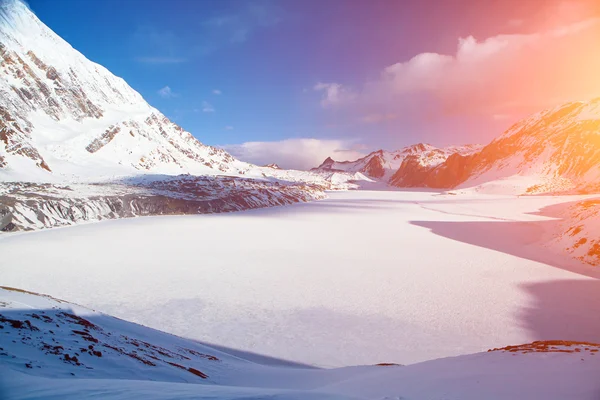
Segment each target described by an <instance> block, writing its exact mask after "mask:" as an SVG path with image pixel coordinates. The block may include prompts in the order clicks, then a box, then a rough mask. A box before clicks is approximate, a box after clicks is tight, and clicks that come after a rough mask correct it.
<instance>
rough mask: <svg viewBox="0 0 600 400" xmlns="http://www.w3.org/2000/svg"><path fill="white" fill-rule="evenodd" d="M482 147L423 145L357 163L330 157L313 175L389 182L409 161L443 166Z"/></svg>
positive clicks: (377, 154)
mask: <svg viewBox="0 0 600 400" xmlns="http://www.w3.org/2000/svg"><path fill="white" fill-rule="evenodd" d="M480 149H481V146H478V145H470V146H450V147H446V148H442V149H439V148H437V147H434V146H432V145H430V144H425V143H419V144H415V145H412V146H408V147H405V148H402V149H400V150H396V151H385V150H377V151H374V152H372V153H369V154H368V155H367V156H365V157H363V158H359V159H358V160H355V161H334V160H333V159H332V158H331V157H328V158H327V159H326V160H325V161H323V163H322V164H321V165H319V166H318V167H317V168H313V169H312V170H313V171H338V172H360V173H363V174H365V175H367V176H368V177H371V178H374V179H379V180H383V181H386V182H387V181H389V180H390V178H391V177H392V176H393V175H394V173H396V171H398V168H400V166H401V165H402V163H403V162H404V160H405V159H407V158H414V159H415V160H416V161H417V162H418V163H419V164H420V165H422V166H424V167H432V166H436V165H439V164H441V163H442V162H444V161H445V160H446V159H447V158H448V157H449V156H450V155H452V154H460V155H464V156H467V155H470V154H473V153H474V152H476V151H478V150H480Z"/></svg>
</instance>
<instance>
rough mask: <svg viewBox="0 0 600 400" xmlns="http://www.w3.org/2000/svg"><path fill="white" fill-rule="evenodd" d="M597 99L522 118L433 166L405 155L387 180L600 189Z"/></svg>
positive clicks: (528, 189)
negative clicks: (484, 141)
mask: <svg viewBox="0 0 600 400" xmlns="http://www.w3.org/2000/svg"><path fill="white" fill-rule="evenodd" d="M599 180H600V98H599V99H595V100H593V101H589V102H572V103H567V104H563V105H561V106H558V107H555V108H553V109H550V110H546V111H543V112H540V113H537V114H534V115H532V116H531V117H529V118H527V119H525V120H523V121H520V122H518V123H516V124H515V125H513V126H512V127H511V128H510V129H508V130H507V131H506V132H505V133H504V134H503V135H501V136H500V137H498V138H497V139H495V140H494V141H492V142H491V143H490V144H489V145H487V146H485V147H484V148H483V149H481V151H479V152H476V153H474V154H472V155H467V156H464V155H460V154H456V155H452V156H450V157H448V159H447V160H446V161H445V162H443V163H441V164H439V165H437V166H434V167H424V166H422V165H419V163H418V162H417V161H416V160H414V159H412V158H407V159H406V160H405V161H404V162H403V163H402V165H401V166H400V168H399V170H398V171H397V172H396V173H395V174H394V176H393V177H392V179H391V180H390V183H391V184H392V185H395V186H426V187H435V188H454V187H461V188H462V187H475V186H480V187H483V188H486V187H487V188H490V187H500V186H503V187H504V188H505V189H506V188H510V190H512V191H514V192H516V193H548V192H559V191H573V190H577V191H585V192H594V191H596V192H597V191H598V190H599V189H600V185H599V184H598V182H599Z"/></svg>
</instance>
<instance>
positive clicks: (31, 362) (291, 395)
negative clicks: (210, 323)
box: [0, 287, 600, 400]
mask: <svg viewBox="0 0 600 400" xmlns="http://www.w3.org/2000/svg"><path fill="white" fill-rule="evenodd" d="M0 327H1V332H0V395H2V397H3V398H8V399H14V400H16V399H25V398H32V397H35V398H60V399H78V400H80V399H87V398H103V399H128V398H134V397H135V398H146V399H172V398H178V399H197V398H199V396H200V397H202V398H209V397H210V398H228V399H242V398H244V399H248V398H270V399H298V398H302V399H338V400H339V399H361V400H362V399H375V398H377V399H425V398H426V399H432V400H441V399H449V398H457V399H463V400H470V399H472V400H474V399H477V400H480V399H491V400H493V399H544V400H553V399H566V398H573V399H574V398H577V399H593V398H595V396H597V394H598V391H599V390H600V384H599V383H598V379H597V372H598V369H599V368H600V355H599V354H598V353H599V350H600V345H596V344H593V343H583V342H566V341H548V342H534V343H531V344H527V345H521V346H509V347H505V348H500V349H494V350H490V351H488V352H486V353H479V354H473V355H466V356H460V357H453V358H444V359H439V360H432V361H428V362H424V363H419V364H412V365H408V366H401V365H398V364H394V363H383V364H379V365H374V366H359V367H346V368H338V369H318V368H311V367H308V366H302V365H297V364H293V363H289V362H285V361H282V360H276V359H272V358H269V357H263V356H258V355H253V354H248V353H245V354H244V353H241V352H236V351H234V350H217V349H216V348H214V347H210V346H207V345H204V344H201V343H198V342H197V341H193V340H188V339H184V338H180V337H177V336H174V335H170V334H167V333H163V332H160V331H157V330H154V329H150V328H146V327H144V326H141V325H137V324H133V323H130V322H126V321H123V320H120V319H117V318H113V317H110V316H108V315H105V314H102V313H99V312H95V311H93V310H90V309H86V308H85V307H82V306H79V305H76V304H72V303H68V302H66V301H63V300H58V299H55V298H52V297H50V296H46V295H38V294H35V293H31V292H26V291H23V290H19V289H13V288H6V287H0ZM348 350H349V351H351V350H352V349H348Z"/></svg>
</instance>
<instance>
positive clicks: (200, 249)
mask: <svg viewBox="0 0 600 400" xmlns="http://www.w3.org/2000/svg"><path fill="white" fill-rule="evenodd" d="M585 198H586V197H584V196H564V197H557V196H547V197H544V196H531V197H515V196H500V195H485V194H480V193H463V194H460V193H459V194H457V195H452V194H439V193H436V192H410V191H394V192H375V191H351V192H337V193H330V198H329V199H327V200H323V201H318V202H313V203H306V204H298V205H293V206H289V207H282V208H271V209H263V210H255V211H248V212H241V213H233V214H222V215H199V216H181V217H151V218H135V219H128V220H119V221H111V222H101V223H97V224H89V225H83V226H76V227H71V228H64V229H63V228H59V229H52V230H50V231H43V232H34V233H27V234H15V235H3V236H2V237H0V254H2V284H4V285H8V286H13V287H20V288H24V289H28V290H33V291H36V292H42V293H50V294H52V295H53V296H57V297H60V298H65V299H69V300H71V301H74V302H76V303H79V304H84V305H86V306H89V307H93V308H94V309H97V310H100V311H103V312H107V313H110V314H112V315H115V316H116V317H119V318H124V319H128V320H131V321H134V322H138V323H142V324H144V325H147V326H150V327H153V328H157V329H162V330H165V331H167V332H171V333H175V334H178V335H182V336H185V337H189V338H192V339H197V340H199V341H201V342H205V343H216V344H219V345H220V346H225V347H230V348H235V349H239V350H242V351H249V352H255V353H260V354H268V355H270V356H274V357H278V358H282V359H288V360H292V361H297V362H302V363H306V364H314V365H318V366H327V367H333V366H347V365H359V364H375V363H379V362H396V363H401V364H410V363H415V362H419V361H424V360H430V359H434V358H439V357H446V356H455V355H459V354H466V353H473V352H478V351H483V350H486V349H488V348H492V347H499V346H503V345H509V344H518V343H525V342H530V341H532V340H538V339H544V340H546V339H567V340H584V341H592V342H600V320H599V319H598V318H596V317H595V316H596V315H599V313H600V288H599V287H598V280H597V278H598V277H599V276H600V273H599V271H597V270H595V269H593V268H592V267H589V266H585V265H584V264H582V263H580V262H579V261H577V260H574V259H572V258H570V257H568V256H567V255H565V254H564V249H563V248H562V247H561V246H552V243H551V242H550V239H551V238H552V237H553V236H552V235H553V234H554V233H555V232H556V231H557V230H558V229H559V223H560V220H557V219H555V218H553V217H547V216H544V215H543V214H544V209H545V208H546V207H549V206H552V205H555V204H560V203H566V202H571V201H574V200H577V199H580V200H584V199H585ZM548 243H550V244H548ZM557 321H560V323H557ZM349 349H351V350H349Z"/></svg>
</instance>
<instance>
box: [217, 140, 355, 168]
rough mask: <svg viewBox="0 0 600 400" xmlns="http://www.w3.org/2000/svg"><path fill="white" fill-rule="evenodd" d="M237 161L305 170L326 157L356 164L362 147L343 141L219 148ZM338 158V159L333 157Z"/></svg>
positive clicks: (260, 143)
mask: <svg viewBox="0 0 600 400" xmlns="http://www.w3.org/2000/svg"><path fill="white" fill-rule="evenodd" d="M221 147H223V148H224V149H225V150H227V151H228V152H230V153H231V154H232V155H233V156H235V157H237V158H238V159H240V160H243V161H247V162H250V163H253V164H257V165H266V164H270V163H276V164H277V165H279V166H280V167H282V168H286V169H300V170H308V169H310V168H314V167H317V166H319V165H320V164H321V163H322V162H323V161H324V160H325V159H326V158H327V157H332V158H333V159H336V158H337V157H340V158H341V160H340V161H343V160H355V159H357V158H360V157H363V156H365V152H364V147H363V146H357V145H355V144H354V145H353V144H352V143H351V142H349V141H344V140H321V139H308V138H303V139H286V140H280V141H276V142H246V143H242V144H233V145H225V146H221ZM336 156H337V157H336Z"/></svg>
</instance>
